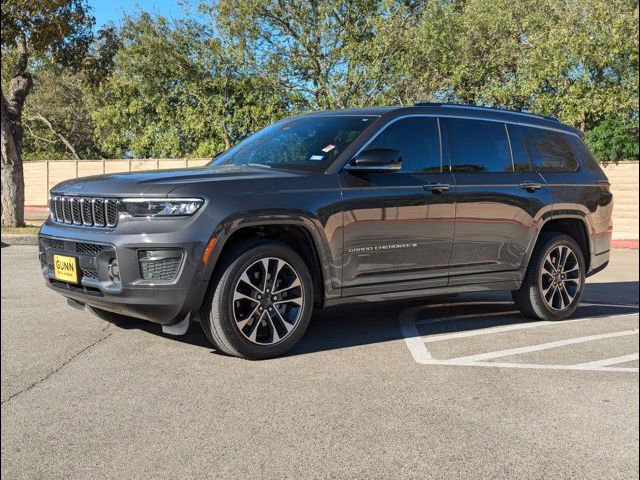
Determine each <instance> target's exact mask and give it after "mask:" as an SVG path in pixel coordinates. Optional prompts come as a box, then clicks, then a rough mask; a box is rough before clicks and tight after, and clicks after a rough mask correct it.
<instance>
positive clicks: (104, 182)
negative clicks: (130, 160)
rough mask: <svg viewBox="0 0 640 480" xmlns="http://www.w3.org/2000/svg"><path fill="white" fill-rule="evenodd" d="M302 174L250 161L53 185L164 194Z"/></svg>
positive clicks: (60, 191)
mask: <svg viewBox="0 0 640 480" xmlns="http://www.w3.org/2000/svg"><path fill="white" fill-rule="evenodd" d="M298 175H299V174H298V173H296V172H292V171H285V170H280V169H274V168H267V167H260V166H250V165H221V166H217V167H193V168H179V169H173V170H150V171H141V172H128V173H111V174H107V175H96V176H92V177H83V178H74V179H72V180H66V181H64V182H62V183H59V184H58V185H56V186H55V187H53V188H52V189H51V193H52V194H53V195H77V196H84V195H86V196H103V197H109V196H112V197H122V196H127V197H142V196H160V197H164V196H168V195H169V194H170V193H171V192H172V191H173V190H175V189H176V188H178V187H180V186H182V185H185V184H193V183H200V182H222V181H229V180H236V181H237V180H257V179H269V178H283V177H296V176H298Z"/></svg>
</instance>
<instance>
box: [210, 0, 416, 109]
mask: <svg viewBox="0 0 640 480" xmlns="http://www.w3.org/2000/svg"><path fill="white" fill-rule="evenodd" d="M422 3H424V2H422V1H416V0H397V1H396V0H336V1H331V2H325V1H318V0H310V1H304V2H301V1H298V0H253V1H249V2H247V1H245V0H221V1H219V2H217V3H215V4H213V6H206V5H203V6H202V9H203V10H204V11H209V12H211V13H212V14H213V15H214V19H215V23H216V25H217V26H218V27H219V29H220V31H221V34H222V36H223V39H224V41H225V44H226V45H228V46H229V48H230V51H232V52H234V53H235V54H236V58H237V59H238V61H239V63H241V64H242V65H243V66H244V68H245V70H246V71H247V72H250V73H252V74H254V75H260V76H262V77H263V78H265V79H266V80H267V81H268V82H269V83H268V86H269V88H270V89H271V90H272V91H274V92H276V93H278V94H279V95H280V96H281V98H283V99H284V101H286V102H288V103H290V104H291V105H292V107H293V108H294V109H297V110H310V109H331V108H345V107H350V106H367V105H371V104H375V103H376V101H377V99H379V98H380V97H381V96H382V94H383V93H384V92H385V90H386V89H387V88H388V87H389V85H392V84H393V81H394V71H393V69H392V68H389V67H390V66H391V62H390V60H392V59H393V58H394V57H396V56H399V55H400V53H401V52H402V51H403V48H404V47H405V46H406V45H407V42H406V41H405V37H406V33H407V32H408V31H410V29H411V27H412V25H413V24H414V23H415V21H416V20H417V19H418V18H419V11H420V8H421V7H420V5H421V4H422ZM405 53H407V52H405Z"/></svg>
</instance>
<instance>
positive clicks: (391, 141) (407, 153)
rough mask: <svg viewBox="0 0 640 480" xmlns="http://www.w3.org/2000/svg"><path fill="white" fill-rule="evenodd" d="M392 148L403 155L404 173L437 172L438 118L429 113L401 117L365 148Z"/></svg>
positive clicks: (438, 155)
mask: <svg viewBox="0 0 640 480" xmlns="http://www.w3.org/2000/svg"><path fill="white" fill-rule="evenodd" d="M370 148H392V149H394V150H398V151H399V152H400V155H401V156H402V169H401V170H399V171H400V172H404V173H440V171H441V165H440V134H439V131H438V120H437V119H435V118H428V117H410V118H403V119H400V120H398V121H396V122H394V123H392V124H391V125H389V126H388V127H387V128H385V129H384V130H383V131H382V132H381V133H380V134H379V135H378V136H377V137H376V138H375V139H374V140H373V142H371V143H370V144H369V145H368V146H367V149H370Z"/></svg>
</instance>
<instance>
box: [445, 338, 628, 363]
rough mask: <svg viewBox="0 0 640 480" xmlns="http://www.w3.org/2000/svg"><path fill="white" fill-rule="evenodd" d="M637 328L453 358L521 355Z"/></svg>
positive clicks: (470, 359)
mask: <svg viewBox="0 0 640 480" xmlns="http://www.w3.org/2000/svg"><path fill="white" fill-rule="evenodd" d="M637 333H638V330H623V331H621V332H611V333H602V334H600V335H588V336H586V337H578V338H568V339H566V340H558V341H556V342H546V343H539V344H537V345H528V346H526V347H519V348H509V349H507V350H498V351H496V352H487V353H480V354H477V355H468V356H466V357H459V358H456V359H455V362H456V363H469V362H481V361H483V360H491V359H492V358H500V357H508V356H510V355H522V354H524V353H530V352H539V351H540V350H549V349H550V348H558V347H564V346H566V345H575V344H578V343H585V342H593V341H596V340H604V339H605V338H616V337H625V336H627V335H636V334H637Z"/></svg>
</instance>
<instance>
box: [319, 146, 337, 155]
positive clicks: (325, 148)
mask: <svg viewBox="0 0 640 480" xmlns="http://www.w3.org/2000/svg"><path fill="white" fill-rule="evenodd" d="M334 148H336V146H335V145H331V144H329V145H327V146H326V147H324V148H323V149H322V151H323V152H324V153H329V152H330V151H331V150H333V149H334Z"/></svg>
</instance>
